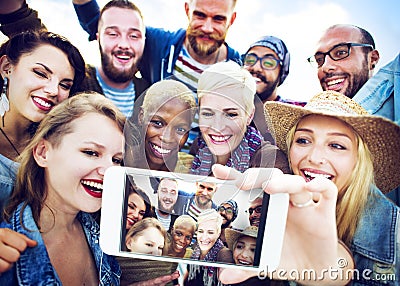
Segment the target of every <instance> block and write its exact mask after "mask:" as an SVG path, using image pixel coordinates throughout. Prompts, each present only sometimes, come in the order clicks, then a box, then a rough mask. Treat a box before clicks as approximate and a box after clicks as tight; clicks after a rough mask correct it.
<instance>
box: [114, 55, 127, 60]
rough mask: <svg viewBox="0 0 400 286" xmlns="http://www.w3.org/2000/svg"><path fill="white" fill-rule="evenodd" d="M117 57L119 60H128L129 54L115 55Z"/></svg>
mask: <svg viewBox="0 0 400 286" xmlns="http://www.w3.org/2000/svg"><path fill="white" fill-rule="evenodd" d="M117 58H119V59H121V60H129V59H130V57H129V56H117Z"/></svg>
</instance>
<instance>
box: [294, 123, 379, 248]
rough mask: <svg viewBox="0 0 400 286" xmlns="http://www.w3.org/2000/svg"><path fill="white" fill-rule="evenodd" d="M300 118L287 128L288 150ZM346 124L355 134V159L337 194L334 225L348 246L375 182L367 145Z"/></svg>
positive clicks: (340, 237)
mask: <svg viewBox="0 0 400 286" xmlns="http://www.w3.org/2000/svg"><path fill="white" fill-rule="evenodd" d="M300 120H301V119H300ZM300 120H299V121H298V122H297V123H296V124H295V125H294V126H293V127H292V128H291V129H290V130H289V132H288V134H287V136H286V145H287V147H288V148H287V150H290V148H291V146H292V143H293V139H294V134H295V132H296V128H297V125H298V123H299V122H300ZM347 126H349V127H350V128H351V129H352V130H353V132H354V134H355V138H356V144H357V161H356V165H355V167H354V169H353V172H352V174H351V176H350V178H349V181H348V182H347V186H345V187H344V188H343V190H342V191H341V192H339V194H338V199H337V203H336V225H337V231H338V237H339V239H341V240H342V241H343V242H344V243H345V244H346V245H347V246H350V243H351V241H352V240H353V236H354V234H355V232H356V229H357V225H358V222H359V220H360V217H361V215H362V212H363V211H364V208H365V206H366V204H367V201H368V196H369V195H371V185H374V184H375V183H374V168H373V161H372V156H371V153H370V151H369V149H368V146H367V145H366V144H365V143H364V141H363V140H362V138H361V137H360V136H359V135H358V133H357V132H355V130H354V129H353V128H352V127H351V126H350V125H347ZM288 153H289V151H288ZM288 158H289V164H291V162H290V157H289V154H288ZM290 168H291V167H290Z"/></svg>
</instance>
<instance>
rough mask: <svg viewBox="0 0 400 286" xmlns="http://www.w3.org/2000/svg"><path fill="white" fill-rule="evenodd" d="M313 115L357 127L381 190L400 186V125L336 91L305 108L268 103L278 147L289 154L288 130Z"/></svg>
mask: <svg viewBox="0 0 400 286" xmlns="http://www.w3.org/2000/svg"><path fill="white" fill-rule="evenodd" d="M309 114H318V115H328V116H333V117H335V118H338V119H340V120H342V121H344V122H346V123H347V124H348V125H350V126H351V127H353V129H354V130H355V131H356V132H357V133H358V135H360V137H361V138H362V139H363V141H364V142H365V144H366V145H367V146H368V149H369V151H370V152H371V154H372V160H373V164H374V176H375V183H376V185H377V187H378V188H379V189H380V190H381V191H382V192H383V193H388V192H389V191H391V190H393V189H395V188H396V187H397V186H399V185H400V166H399V162H400V126H398V125H397V124H395V123H394V122H392V121H390V120H388V119H386V118H383V117H380V116H374V115H370V114H369V113H368V112H367V111H366V110H365V109H364V108H363V107H361V106H360V105H359V104H358V103H357V102H355V101H354V100H352V99H350V98H348V97H346V96H344V95H342V94H340V93H338V92H334V91H324V92H321V93H319V94H317V95H316V96H314V97H313V98H311V100H310V101H309V102H308V103H307V104H306V106H305V107H299V106H294V105H291V104H286V103H281V102H272V101H271V102H270V101H268V102H267V103H266V104H265V118H266V121H267V123H268V126H270V129H271V132H272V135H273V136H274V137H275V142H276V145H277V146H278V147H279V148H280V149H281V150H282V151H284V152H285V153H286V154H287V153H288V150H287V145H286V136H287V134H288V131H289V130H290V129H291V128H292V127H293V126H294V125H295V124H297V122H298V121H299V120H300V119H301V118H302V117H304V116H306V115H309Z"/></svg>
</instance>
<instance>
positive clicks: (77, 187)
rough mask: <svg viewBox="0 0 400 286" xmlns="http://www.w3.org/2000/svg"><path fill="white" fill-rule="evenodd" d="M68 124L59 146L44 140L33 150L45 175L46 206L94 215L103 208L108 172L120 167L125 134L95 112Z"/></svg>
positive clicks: (110, 121) (114, 124) (62, 210)
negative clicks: (104, 179) (93, 213)
mask: <svg viewBox="0 0 400 286" xmlns="http://www.w3.org/2000/svg"><path fill="white" fill-rule="evenodd" d="M69 124H70V132H69V133H66V134H63V135H61V136H63V137H62V139H61V140H60V143H59V144H54V146H53V144H51V143H50V142H49V141H46V140H44V139H42V141H41V142H40V143H39V145H38V146H37V147H36V148H35V150H34V156H35V160H36V162H37V163H38V165H39V166H41V167H43V168H44V172H45V181H46V191H47V193H48V195H47V198H46V205H48V206H50V207H51V208H52V209H56V210H59V211H61V212H68V213H71V212H72V213H77V212H79V211H84V212H88V213H92V212H95V211H97V210H99V209H100V206H101V197H102V191H103V178H104V172H105V170H106V169H107V168H108V167H111V166H119V165H120V164H121V161H122V158H123V155H122V150H123V134H122V132H121V130H120V128H118V126H117V124H116V123H115V122H114V121H113V120H111V119H110V118H108V117H106V116H104V115H100V114H96V113H93V112H92V113H88V114H86V115H84V116H82V117H79V118H78V119H75V120H73V121H72V122H71V123H69ZM99 125H100V126H102V128H101V129H99V128H97V127H98V126H99ZM110 134H112V136H110ZM66 154H67V155H66Z"/></svg>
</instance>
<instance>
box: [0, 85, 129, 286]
mask: <svg viewBox="0 0 400 286" xmlns="http://www.w3.org/2000/svg"><path fill="white" fill-rule="evenodd" d="M124 123H125V117H124V116H123V114H122V113H121V112H120V111H119V110H118V108H117V107H115V106H114V105H113V104H112V102H111V101H109V100H108V99H106V98H105V97H104V96H102V95H100V94H96V93H83V94H79V95H76V96H74V97H72V98H70V99H68V100H65V101H64V102H62V103H61V104H59V105H58V106H56V107H55V108H53V109H52V110H51V111H50V112H49V114H48V115H47V116H46V117H45V118H44V119H43V120H42V121H41V123H40V125H39V127H38V129H37V132H36V134H35V136H34V137H33V138H32V140H31V141H30V142H29V144H28V146H27V147H26V148H25V150H24V151H23V152H22V153H21V160H20V162H21V165H20V167H19V170H18V174H17V180H16V184H15V188H14V191H13V193H12V195H11V197H10V199H9V201H8V205H7V207H6V208H5V212H4V214H5V221H4V222H2V223H1V224H0V227H2V228H10V229H12V230H14V231H16V232H19V233H21V234H24V235H25V236H27V237H29V238H31V239H33V240H35V241H36V242H37V246H35V247H31V248H27V249H26V250H25V251H24V252H22V253H19V255H20V258H19V259H18V261H17V262H16V263H15V265H13V267H12V268H11V269H10V270H9V271H7V272H5V273H2V275H1V276H0V284H1V285H17V284H24V285H38V284H43V285H61V284H63V285H99V284H102V285H111V284H113V285H119V277H120V268H119V265H118V263H117V262H116V260H115V259H114V258H113V257H110V256H108V255H106V254H104V253H103V252H102V250H101V249H100V246H99V244H98V239H99V237H98V235H99V226H98V224H97V223H96V221H95V220H94V218H93V216H92V215H91V213H94V212H96V211H98V210H99V209H100V207H101V197H102V189H103V178H104V172H105V170H106V169H107V168H108V167H110V166H118V165H120V164H121V162H122V159H123V143H124V137H123V126H124ZM98 126H101V128H98ZM110 134H112V136H110ZM66 262H68V263H66ZM17 269H18V271H17ZM21 270H22V271H21ZM71 273H73V275H71Z"/></svg>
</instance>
